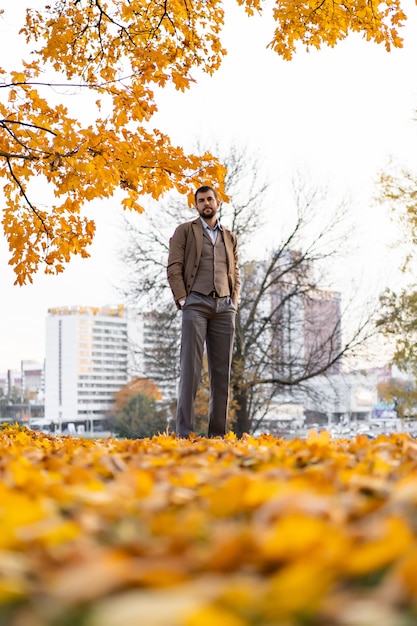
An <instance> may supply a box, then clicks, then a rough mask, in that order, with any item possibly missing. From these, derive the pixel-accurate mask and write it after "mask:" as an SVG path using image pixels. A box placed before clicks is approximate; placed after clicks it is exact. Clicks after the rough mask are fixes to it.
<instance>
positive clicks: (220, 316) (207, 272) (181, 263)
mask: <svg viewBox="0 0 417 626" xmlns="http://www.w3.org/2000/svg"><path fill="white" fill-rule="evenodd" d="M194 199H195V206H196V209H197V211H198V213H199V217H198V218H197V219H195V220H192V221H191V222H186V223H185V224H181V225H180V226H178V227H177V229H176V230H175V232H174V234H173V236H172V237H171V239H170V242H169V256H168V269H167V274H168V282H169V285H170V287H171V290H172V293H173V295H174V300H175V303H176V305H177V307H178V308H179V309H180V310H181V311H182V332H181V354H180V382H179V389H178V406H177V416H176V431H177V435H178V436H179V437H188V436H189V434H190V433H191V432H194V429H195V414H194V401H195V397H196V394H197V388H198V384H199V382H200V377H201V367H202V360H203V352H204V344H206V348H207V360H208V371H209V378H210V401H209V415H208V418H209V424H208V436H209V437H218V436H223V435H224V434H225V432H226V420H227V407H228V401H229V382H230V367H231V361H232V349H233V340H234V333H235V317H236V311H237V306H238V300H239V292H240V275H239V265H238V249H237V240H236V235H235V234H234V233H232V232H231V231H230V230H228V229H227V228H225V227H224V226H222V225H221V224H220V222H219V221H218V219H217V212H218V210H219V208H220V201H219V198H218V195H217V192H216V191H215V189H213V188H212V187H209V186H204V187H200V188H199V189H197V191H196V192H195V194H194Z"/></svg>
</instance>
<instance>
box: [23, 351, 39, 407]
mask: <svg viewBox="0 0 417 626" xmlns="http://www.w3.org/2000/svg"><path fill="white" fill-rule="evenodd" d="M20 371H21V396H22V399H23V400H24V401H25V402H28V403H30V404H34V403H40V402H43V400H44V394H45V368H44V364H43V363H39V362H38V361H22V362H21V370H20Z"/></svg>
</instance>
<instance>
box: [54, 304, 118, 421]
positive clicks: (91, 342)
mask: <svg viewBox="0 0 417 626" xmlns="http://www.w3.org/2000/svg"><path fill="white" fill-rule="evenodd" d="M128 360H129V353H128V315H127V311H126V309H125V308H124V307H123V306H122V305H119V306H112V307H88V306H74V307H57V308H52V309H49V310H48V317H47V321H46V359H45V417H46V419H48V420H51V421H54V422H56V423H58V425H59V428H61V429H62V430H63V431H65V430H66V429H69V430H71V429H76V430H78V432H82V431H84V430H85V431H100V430H107V424H106V419H107V418H108V416H109V411H110V410H111V407H112V404H113V401H114V400H113V399H114V394H115V392H117V391H118V390H119V389H120V388H121V387H122V386H123V385H125V384H126V383H127V382H128V365H129V363H128ZM70 424H71V425H72V426H71V427H69V425H70Z"/></svg>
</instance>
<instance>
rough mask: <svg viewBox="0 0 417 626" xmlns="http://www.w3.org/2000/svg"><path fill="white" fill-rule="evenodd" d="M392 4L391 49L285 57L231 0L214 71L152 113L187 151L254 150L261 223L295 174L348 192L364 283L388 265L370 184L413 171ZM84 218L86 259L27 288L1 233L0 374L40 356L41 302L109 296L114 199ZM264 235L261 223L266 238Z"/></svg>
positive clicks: (415, 85)
mask: <svg viewBox="0 0 417 626" xmlns="http://www.w3.org/2000/svg"><path fill="white" fill-rule="evenodd" d="M228 4H229V3H228ZM1 5H3V6H4V8H5V9H6V13H5V15H4V16H3V21H2V22H1V24H0V29H1V32H0V53H1V57H2V58H5V55H6V58H9V57H10V50H11V49H12V50H16V46H11V45H10V40H9V41H8V39H7V37H6V32H7V29H8V28H9V26H8V25H9V24H10V25H11V24H12V23H13V20H15V19H16V14H15V8H14V7H13V8H11V7H10V8H9V7H8V6H7V5H8V3H6V2H1V0H0V6H1ZM230 5H231V6H234V3H230ZM404 6H405V7H406V8H407V9H408V12H409V16H410V17H409V21H408V25H407V28H406V29H404V37H405V44H404V48H403V49H401V50H394V51H392V52H391V53H387V52H385V50H384V48H383V47H381V46H377V45H376V44H374V43H367V42H365V41H363V40H362V39H361V38H360V37H357V36H354V37H351V38H350V39H348V40H347V41H345V42H343V43H342V44H339V45H338V46H336V47H335V48H333V49H330V48H326V49H323V50H322V51H319V52H316V51H313V52H311V53H310V54H307V53H306V52H305V51H303V50H301V51H300V52H299V53H297V55H296V57H295V58H294V59H293V60H292V61H290V62H288V61H283V60H281V59H280V58H278V57H277V56H276V55H275V54H274V53H272V52H271V51H269V50H267V49H266V44H267V43H268V41H269V39H270V38H271V36H272V31H273V24H272V22H271V21H270V20H261V19H259V18H255V19H249V18H246V16H245V15H244V13H243V11H242V9H241V8H239V7H237V6H236V7H235V8H233V9H232V10H231V11H230V13H229V14H228V22H227V26H226V31H225V43H226V47H227V48H228V51H229V53H228V55H227V57H226V58H225V60H224V62H223V65H222V68H221V70H220V71H219V72H218V73H217V74H216V75H215V76H214V77H212V78H208V77H199V79H198V82H197V84H196V85H194V86H193V88H192V89H191V90H190V92H187V93H186V94H181V93H180V94H178V93H175V92H173V91H169V90H168V91H167V92H166V93H164V94H163V95H162V99H161V102H160V112H159V114H158V115H157V116H156V117H155V125H156V126H157V127H158V128H160V129H161V130H163V131H165V132H167V133H168V134H170V135H171V137H172V140H173V142H174V143H178V144H181V145H184V146H185V147H186V148H188V149H190V150H191V149H193V148H194V147H195V143H196V140H197V139H199V140H200V141H202V142H203V143H205V144H207V145H213V144H215V143H220V144H221V145H223V146H227V145H230V143H238V144H239V145H241V146H244V147H246V149H247V150H248V151H249V154H250V153H251V152H253V154H254V155H258V156H260V157H261V160H262V163H263V167H264V170H265V174H266V175H267V176H268V177H269V179H270V181H271V183H272V190H273V193H272V195H271V202H270V204H269V207H268V212H267V217H268V220H269V222H270V223H271V225H272V226H275V225H276V224H277V223H278V222H279V220H280V218H281V217H282V213H285V210H286V206H287V205H286V198H288V193H289V189H290V185H291V179H292V177H293V175H294V173H295V172H296V171H298V172H300V171H301V172H303V173H305V175H306V177H309V178H310V179H312V180H313V181H314V182H315V183H317V185H319V184H320V185H330V186H331V187H333V189H335V190H336V191H337V193H339V192H340V194H341V195H345V194H348V195H349V196H350V198H351V207H352V208H351V211H352V217H353V220H354V222H355V223H356V226H357V231H358V232H357V242H359V251H358V252H357V254H356V256H355V259H352V268H353V269H354V271H356V272H361V271H363V272H369V279H370V280H371V281H373V283H374V284H375V285H376V284H378V285H379V282H378V281H379V280H380V279H381V276H382V277H385V276H387V267H388V268H390V261H389V259H390V258H391V257H390V252H389V250H388V249H387V245H388V242H389V241H390V237H391V234H392V227H390V226H389V222H388V218H387V215H386V212H384V211H383V210H382V209H381V207H379V206H378V205H376V204H374V203H372V196H373V194H374V192H375V182H376V180H377V178H378V175H379V173H380V171H381V170H382V169H384V168H387V166H388V162H389V160H390V159H395V160H397V161H399V162H400V163H404V164H406V165H407V166H410V167H413V166H414V167H416V171H417V154H416V146H417V141H416V140H417V122H415V121H413V117H414V112H415V109H416V108H417V80H416V78H417V77H416V69H415V61H416V59H417V8H416V7H415V5H414V4H413V3H412V2H407V3H405V5H404ZM12 12H13V13H12ZM6 46H7V52H6V51H5V47H6ZM0 97H2V98H6V97H7V94H6V93H4V94H2V93H0ZM90 215H93V216H94V217H96V219H97V228H98V232H97V237H96V241H95V243H94V245H93V246H92V248H91V252H92V257H91V258H90V259H88V260H82V259H78V258H75V259H74V260H73V261H72V262H71V263H70V265H69V266H68V268H67V269H66V271H65V272H64V274H62V275H60V276H58V277H51V276H44V275H43V274H39V275H38V276H37V277H36V278H35V280H34V284H33V285H28V286H24V287H17V286H13V282H14V275H13V272H12V270H11V269H10V268H9V267H7V258H8V252H7V250H6V249H5V243H4V242H3V244H2V246H1V248H0V267H1V278H0V302H1V311H0V372H2V371H5V370H7V369H19V367H20V361H21V360H23V359H25V360H26V359H34V360H42V359H43V358H44V354H45V345H44V344H45V320H46V315H47V309H48V308H49V307H53V306H62V305H91V306H100V305H106V304H113V303H117V302H119V301H120V299H121V298H120V295H119V293H118V291H117V285H118V284H119V283H120V277H121V275H122V273H123V268H122V266H121V264H120V262H119V261H118V258H117V250H118V248H119V247H120V242H121V234H120V230H119V224H120V210H119V207H118V203H117V200H114V201H109V202H107V203H106V204H105V205H103V204H99V205H97V206H96V207H95V208H94V210H93V211H92V212H90ZM139 219H140V218H139ZM273 233H274V228H271V230H270V234H271V237H272V236H273ZM352 268H351V269H352ZM393 269H394V268H393V267H391V268H390V270H392V271H393Z"/></svg>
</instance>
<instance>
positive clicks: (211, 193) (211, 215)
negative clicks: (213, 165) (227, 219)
mask: <svg viewBox="0 0 417 626" xmlns="http://www.w3.org/2000/svg"><path fill="white" fill-rule="evenodd" d="M194 200H195V206H196V209H197V211H198V212H199V214H200V216H201V217H202V218H203V219H204V220H206V221H207V222H210V221H213V220H215V218H216V213H217V211H218V210H219V208H220V201H219V197H218V195H217V192H216V190H215V189H213V187H209V186H208V185H204V186H203V187H199V188H198V189H197V191H196V192H195V194H194Z"/></svg>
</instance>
